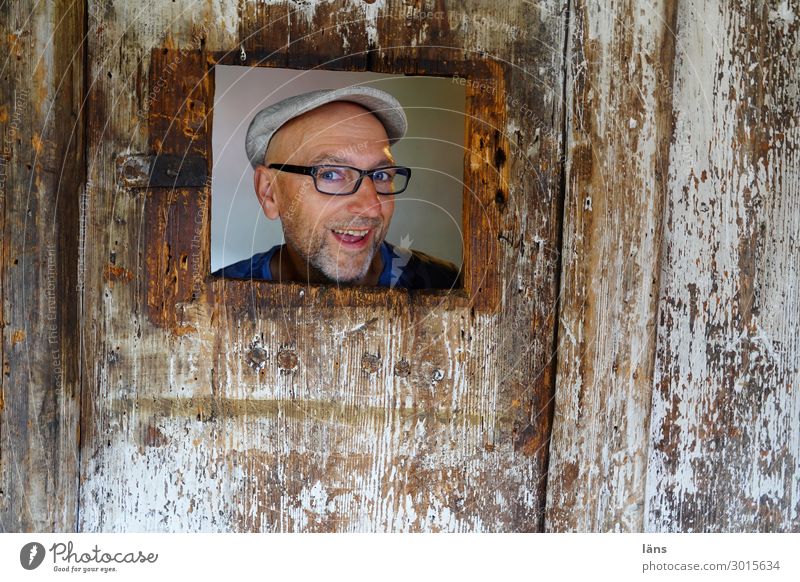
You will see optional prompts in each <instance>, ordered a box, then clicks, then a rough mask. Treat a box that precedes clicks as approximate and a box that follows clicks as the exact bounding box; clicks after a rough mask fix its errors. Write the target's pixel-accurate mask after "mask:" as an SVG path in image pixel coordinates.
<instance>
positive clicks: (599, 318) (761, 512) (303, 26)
mask: <svg viewBox="0 0 800 582" xmlns="http://www.w3.org/2000/svg"><path fill="white" fill-rule="evenodd" d="M0 15H2V18H3V24H2V25H3V30H2V38H0V44H2V46H3V47H4V48H7V50H6V51H3V54H5V53H7V54H8V55H9V56H8V58H7V59H6V61H5V64H4V69H3V76H4V77H5V78H4V81H3V85H2V89H1V90H2V94H1V96H2V109H0V127H2V131H3V134H2V139H3V157H2V160H3V165H2V174H0V179H2V182H0V184H2V191H1V194H2V197H1V198H0V206H2V213H0V217H1V218H0V220H2V223H0V228H1V229H2V233H3V234H2V236H3V252H2V255H0V261H1V262H0V293H2V302H3V315H2V326H3V341H2V360H3V376H2V391H1V392H0V461H2V465H0V470H1V471H2V473H1V474H0V529H1V530H3V531H20V530H40V531H47V530H58V531H61V530H81V531H264V532H267V531H442V530H446V531H540V530H549V531H565V530H577V531H597V530H600V531H605V530H625V531H638V530H651V531H657V530H679V531H688V530H701V531H719V530H722V531H738V530H744V531H754V530H798V528H800V392H798V377H799V374H800V371H799V370H798V365H797V362H798V361H800V341H799V340H800V331H799V330H800V322H798V313H800V310H799V309H798V306H799V305H800V284H798V280H797V265H798V264H800V256H799V255H800V247H799V246H798V245H797V237H798V230H800V226H799V225H800V204H798V200H800V191H799V190H798V188H797V184H798V167H800V164H799V163H798V162H799V160H798V151H799V150H798V145H797V144H798V139H800V136H799V135H798V122H797V111H798V109H800V103H798V100H800V97H798V96H799V95H800V91H798V86H799V85H800V66H799V65H798V61H799V60H798V56H800V55H798V52H800V48H799V47H800V25H799V24H798V23H800V6H798V4H797V2H796V1H789V2H779V3H775V4H774V5H773V4H770V3H767V2H763V3H762V2H756V3H753V5H752V6H750V5H748V6H743V5H739V4H734V3H728V2H723V1H722V0H719V1H717V0H708V1H703V0H685V1H684V0H681V1H680V2H670V1H663V2H659V1H656V2H652V3H647V4H641V3H636V2H623V3H616V4H610V3H597V2H586V1H573V0H565V1H553V2H545V1H543V2H528V1H526V0H520V1H517V2H509V3H496V2H493V1H489V0H461V1H458V2H444V1H443V0H438V1H432V0H431V1H427V0H426V1H424V2H421V1H413V2H409V1H406V2H401V1H393V0H372V1H370V0H333V1H330V2H327V1H318V2H295V1H293V0H277V1H267V2H255V1H252V2H251V1H249V0H239V1H236V0H223V1H220V2H209V3H204V4H199V3H197V2H194V1H189V0H187V1H185V2H155V1H149V0H137V1H134V2H115V1H112V0H88V1H87V2H85V3H71V2H61V1H58V2H55V3H52V4H49V5H48V4H46V3H35V2H32V1H27V0H26V1H22V2H17V3H5V4H2V5H1V6H0ZM709 31H710V33H709ZM217 63H223V64H236V65H240V66H280V67H288V68H296V69H309V68H313V67H320V68H328V69H339V70H351V71H378V72H393V73H405V74H412V75H422V74H424V75H439V76H452V75H459V77H463V78H466V79H468V80H469V81H470V82H469V83H468V84H467V117H468V122H467V130H466V143H465V146H466V147H465V165H464V167H465V172H464V176H465V198H464V208H465V212H464V217H463V227H464V231H465V241H464V251H465V252H464V256H465V288H464V289H463V290H462V291H459V292H456V293H450V294H445V293H441V292H438V293H437V292H431V293H413V294H408V293H405V292H402V291H397V290H373V291H368V290H367V291H365V290H346V289H345V290H342V289H331V288H322V287H311V288H306V287H302V286H298V285H275V284H270V283H250V282H241V281H221V280H214V279H212V278H211V277H210V275H209V272H210V262H209V260H210V257H209V238H208V237H209V225H210V217H209V208H210V204H209V202H210V196H211V192H210V186H209V184H210V172H211V171H212V170H213V169H212V168H211V163H210V162H211V152H210V143H211V139H210V138H211V136H210V131H211V119H212V116H213V111H212V107H211V105H212V98H213V89H214V87H213V75H212V74H211V71H212V70H213V66H214V65H215V64H217ZM489 87H491V88H492V89H491V90H489V89H487V88H489ZM159 164H160V165H159ZM154 168H155V169H154Z"/></svg>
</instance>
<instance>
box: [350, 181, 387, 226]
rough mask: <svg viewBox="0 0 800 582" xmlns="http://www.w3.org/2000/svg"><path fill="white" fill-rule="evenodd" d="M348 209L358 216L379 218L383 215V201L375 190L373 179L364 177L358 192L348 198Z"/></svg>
mask: <svg viewBox="0 0 800 582" xmlns="http://www.w3.org/2000/svg"><path fill="white" fill-rule="evenodd" d="M347 201H348V205H347V209H348V210H349V211H350V212H351V213H352V214H356V215H358V216H366V217H370V218H371V217H377V216H380V215H381V199H380V198H379V197H378V192H377V190H375V184H374V183H373V182H372V178H370V177H369V176H364V179H363V180H361V185H360V186H359V187H358V190H356V191H355V192H353V193H352V194H350V195H349V196H348V197H347Z"/></svg>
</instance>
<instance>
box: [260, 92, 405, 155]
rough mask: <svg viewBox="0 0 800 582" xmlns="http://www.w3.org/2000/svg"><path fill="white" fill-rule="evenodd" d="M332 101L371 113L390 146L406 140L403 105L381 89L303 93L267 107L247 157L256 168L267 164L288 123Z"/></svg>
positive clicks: (262, 111) (261, 112) (262, 114)
mask: <svg viewBox="0 0 800 582" xmlns="http://www.w3.org/2000/svg"><path fill="white" fill-rule="evenodd" d="M332 101H351V102H353V103H357V104H359V105H361V106H363V107H366V108H367V109H369V110H370V111H371V112H372V114H373V115H375V117H377V118H378V120H380V122H381V123H382V124H383V127H384V128H385V129H386V135H387V136H388V137H389V145H392V144H394V143H395V142H397V141H398V140H399V139H400V138H402V137H403V136H404V135H405V133H406V129H407V128H408V121H407V120H406V114H405V112H404V111H403V107H402V106H401V105H400V102H399V101H398V100H397V99H395V98H394V97H393V96H392V95H390V94H389V93H387V92H386V91H381V90H380V89H375V88H373V87H363V86H355V87H344V88H342V89H322V90H320V91H310V92H308V93H302V94H300V95H295V96H294V97H288V98H286V99H284V100H283V101H278V102H277V103H275V104H273V105H270V106H269V107H265V108H264V109H262V110H261V111H259V112H258V113H256V116H255V117H253V121H251V122H250V127H249V128H248V129H247V139H246V140H245V149H246V150H247V157H248V159H249V160H250V164H251V165H252V166H253V168H255V167H257V166H259V165H261V164H263V163H264V156H265V155H266V153H267V146H268V145H269V140H270V139H272V136H273V135H275V132H276V131H278V129H280V127H281V126H282V125H283V124H284V123H286V122H287V121H289V120H290V119H294V118H295V117H298V116H299V115H302V114H303V113H306V112H308V111H311V110H312V109H316V108H317V107H319V106H321V105H325V104H326V103H330V102H332Z"/></svg>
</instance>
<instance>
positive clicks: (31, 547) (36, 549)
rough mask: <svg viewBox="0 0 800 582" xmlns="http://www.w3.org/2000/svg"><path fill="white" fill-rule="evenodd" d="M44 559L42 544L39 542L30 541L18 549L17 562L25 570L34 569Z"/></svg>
mask: <svg viewBox="0 0 800 582" xmlns="http://www.w3.org/2000/svg"><path fill="white" fill-rule="evenodd" d="M43 561H44V546H43V545H42V544H40V543H39V542H30V543H29V544H25V545H24V546H22V549H21V550H20V551H19V563H20V564H22V567H23V568H25V569H26V570H35V569H36V568H38V567H39V566H40V565H41V564H42V562H43Z"/></svg>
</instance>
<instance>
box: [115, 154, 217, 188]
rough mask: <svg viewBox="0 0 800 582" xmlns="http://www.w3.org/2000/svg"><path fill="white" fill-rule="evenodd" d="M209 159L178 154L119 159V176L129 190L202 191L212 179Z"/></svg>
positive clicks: (131, 156) (130, 156)
mask: <svg viewBox="0 0 800 582" xmlns="http://www.w3.org/2000/svg"><path fill="white" fill-rule="evenodd" d="M207 170H208V165H207V162H206V159H205V158H203V157H200V156H181V155H174V154H160V155H143V154H133V155H126V156H119V157H118V158H117V175H118V176H119V179H120V182H121V183H122V185H123V186H125V187H126V188H200V187H202V186H205V185H206V180H207V178H208V171H207Z"/></svg>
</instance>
